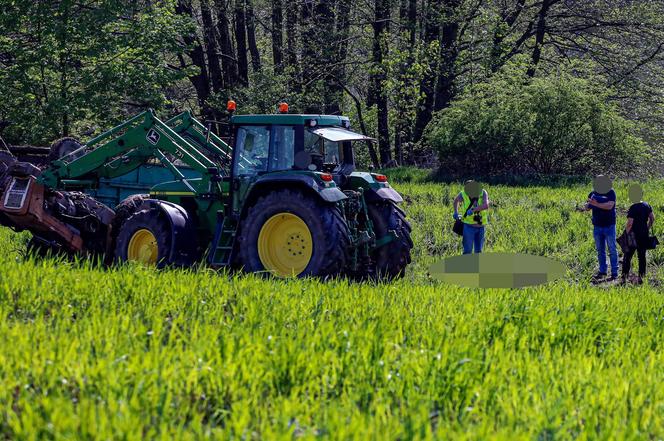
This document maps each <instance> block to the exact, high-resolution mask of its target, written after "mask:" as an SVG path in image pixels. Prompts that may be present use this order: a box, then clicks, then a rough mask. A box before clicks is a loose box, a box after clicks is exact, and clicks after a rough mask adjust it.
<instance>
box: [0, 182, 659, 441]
mask: <svg viewBox="0 0 664 441" xmlns="http://www.w3.org/2000/svg"><path fill="white" fill-rule="evenodd" d="M396 187H397V189H398V190H399V191H400V192H402V194H404V195H405V197H406V209H407V212H408V214H409V216H410V219H411V221H412V223H413V227H414V233H413V236H414V240H415V249H414V253H413V257H414V263H413V265H412V267H411V271H410V273H409V274H408V276H407V277H406V278H405V279H403V280H401V281H398V282H395V283H391V284H377V285H372V284H355V283H349V282H347V281H344V280H339V281H331V282H327V283H325V282H321V281H317V280H288V281H282V280H263V279H261V278H260V277H257V276H254V275H240V274H224V273H216V272H213V271H210V270H206V269H197V270H187V271H183V270H168V271H161V272H157V271H152V270H149V269H146V268H142V267H140V266H126V267H122V268H114V269H103V268H100V267H98V266H95V265H93V264H91V263H89V262H85V261H82V262H64V261H59V260H57V259H46V260H36V259H34V258H26V257H24V256H23V255H22V248H23V245H24V243H25V240H26V236H25V235H17V234H13V233H11V232H9V231H8V230H2V231H0V348H1V350H0V437H2V438H6V439H144V438H149V439H154V438H157V439H200V438H219V439H228V438H233V439H238V438H240V439H273V438H278V439H292V438H293V437H295V438H303V439H311V438H318V437H320V438H334V439H372V438H373V439H385V438H390V439H429V438H461V439H485V438H499V439H515V438H524V439H554V438H562V439H570V438H577V437H580V438H593V439H594V438H601V439H643V438H651V439H659V438H662V437H663V436H664V369H663V368H662V366H664V347H663V345H664V297H663V296H662V292H661V288H660V283H661V281H662V275H663V274H662V266H663V264H664V253H663V252H662V251H661V249H660V250H658V251H657V252H655V253H652V254H651V255H650V256H649V258H650V261H651V266H650V268H649V270H650V271H651V278H650V281H649V282H648V283H647V284H646V285H644V286H641V287H627V288H617V287H611V288H597V287H591V286H590V285H589V284H588V282H587V280H588V278H589V276H590V275H591V274H592V272H593V271H594V270H595V265H596V262H595V255H594V250H593V245H592V235H591V229H590V226H589V225H590V221H589V218H588V214H587V213H577V212H575V211H574V208H575V204H576V203H577V202H578V203H581V202H583V201H584V200H585V198H586V196H587V193H588V190H587V189H586V188H584V187H582V186H576V187H568V188H555V189H554V188H545V187H536V186H534V187H528V188H516V187H500V186H490V187H488V188H487V189H488V191H489V194H490V196H491V199H492V200H493V201H495V204H496V207H495V209H494V211H493V218H492V223H491V226H490V227H489V230H488V232H487V248H488V251H490V250H494V251H506V250H507V251H517V252H527V253H532V254H541V255H546V256H549V257H553V258H556V259H559V260H560V261H562V262H564V263H565V264H566V265H567V266H568V268H569V271H568V274H567V277H566V278H565V279H564V280H561V281H558V282H556V283H555V284H552V285H547V286H542V287H536V288H529V289H523V290H472V289H465V288H460V287H455V286H450V285H445V284H441V283H438V282H434V281H432V280H430V279H429V278H428V277H427V275H426V268H427V266H428V265H429V264H430V263H431V262H433V261H435V260H437V259H440V258H443V257H444V256H448V255H452V254H456V253H458V252H459V241H458V239H457V238H456V237H455V236H453V234H452V233H451V231H450V228H451V208H450V204H451V200H452V198H453V197H454V194H455V193H456V191H458V187H459V185H458V184H457V185H446V184H433V183H402V184H397V185H396ZM661 188H662V183H661V182H653V183H651V184H649V185H647V186H646V198H647V199H648V200H649V201H651V202H652V203H653V205H654V206H655V207H656V214H657V215H659V216H660V219H659V220H660V221H661V222H662V224H664V213H663V212H662V207H663V206H664V192H663V191H662V190H661ZM617 192H618V196H619V198H621V199H622V201H619V208H621V209H624V208H625V207H626V205H627V204H626V203H625V201H624V200H625V198H626V193H627V190H626V185H625V184H624V183H621V184H620V185H619V186H617ZM621 222H623V223H624V221H623V219H622V217H621ZM634 263H636V262H634Z"/></svg>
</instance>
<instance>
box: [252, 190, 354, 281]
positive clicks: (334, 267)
mask: <svg viewBox="0 0 664 441" xmlns="http://www.w3.org/2000/svg"><path fill="white" fill-rule="evenodd" d="M348 241H349V233H348V227H347V225H346V223H345V221H344V220H343V217H342V216H341V212H340V211H339V208H338V207H336V206H335V205H332V204H326V203H324V202H322V201H319V200H316V199H313V198H310V197H307V196H306V195H303V194H301V193H298V192H295V191H289V190H281V191H275V192H273V193H270V194H267V195H265V196H263V197H261V198H259V199H258V201H257V202H256V204H254V206H253V207H251V208H250V209H249V210H248V211H247V215H246V216H245V219H244V220H243V221H242V226H241V233H240V237H239V242H240V244H239V263H240V265H242V266H243V267H244V269H245V271H250V272H254V271H268V272H270V273H271V274H273V275H275V276H278V277H293V276H299V277H304V276H315V277H326V276H333V275H336V274H339V273H341V272H342V270H343V269H344V267H345V266H346V252H347V248H348V243H349V242H348Z"/></svg>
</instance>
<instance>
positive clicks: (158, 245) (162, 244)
mask: <svg viewBox="0 0 664 441" xmlns="http://www.w3.org/2000/svg"><path fill="white" fill-rule="evenodd" d="M170 255H171V227H170V225H169V223H168V220H167V219H166V218H165V217H164V216H163V215H162V213H161V212H160V211H159V210H158V209H155V208H148V209H144V210H141V211H138V212H137V213H134V214H133V215H131V216H130V217H129V218H128V219H127V220H126V221H125V222H124V223H123V224H122V226H121V227H120V231H119V234H118V237H117V240H116V244H115V258H116V260H118V261H120V262H139V263H142V264H144V265H149V266H156V267H158V268H161V267H164V266H166V265H168V264H170V263H171V262H170V261H169V256H170Z"/></svg>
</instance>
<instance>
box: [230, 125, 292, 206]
mask: <svg viewBox="0 0 664 441" xmlns="http://www.w3.org/2000/svg"><path fill="white" fill-rule="evenodd" d="M295 129H296V127H295V126H287V125H246V126H239V127H237V130H236V133H235V148H234V151H233V153H234V161H233V183H232V189H233V190H232V191H233V203H234V204H233V205H234V207H235V208H236V209H239V208H240V206H241V202H242V201H244V200H245V198H246V196H247V193H248V191H249V190H250V188H251V186H252V184H253V183H254V182H255V181H256V178H257V177H258V176H260V175H262V174H265V173H269V172H274V171H281V170H291V169H292V168H293V164H294V157H295V138H296V130H295Z"/></svg>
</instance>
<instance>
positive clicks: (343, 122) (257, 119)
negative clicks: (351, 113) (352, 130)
mask: <svg viewBox="0 0 664 441" xmlns="http://www.w3.org/2000/svg"><path fill="white" fill-rule="evenodd" d="M311 120H315V121H316V126H341V127H348V126H349V124H350V120H349V119H348V117H347V116H338V115H302V114H299V115H298V114H291V113H283V114H271V115H270V114H267V115H235V116H233V117H232V118H231V122H232V123H233V124H284V125H305V124H307V125H309V124H310V121H311Z"/></svg>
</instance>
